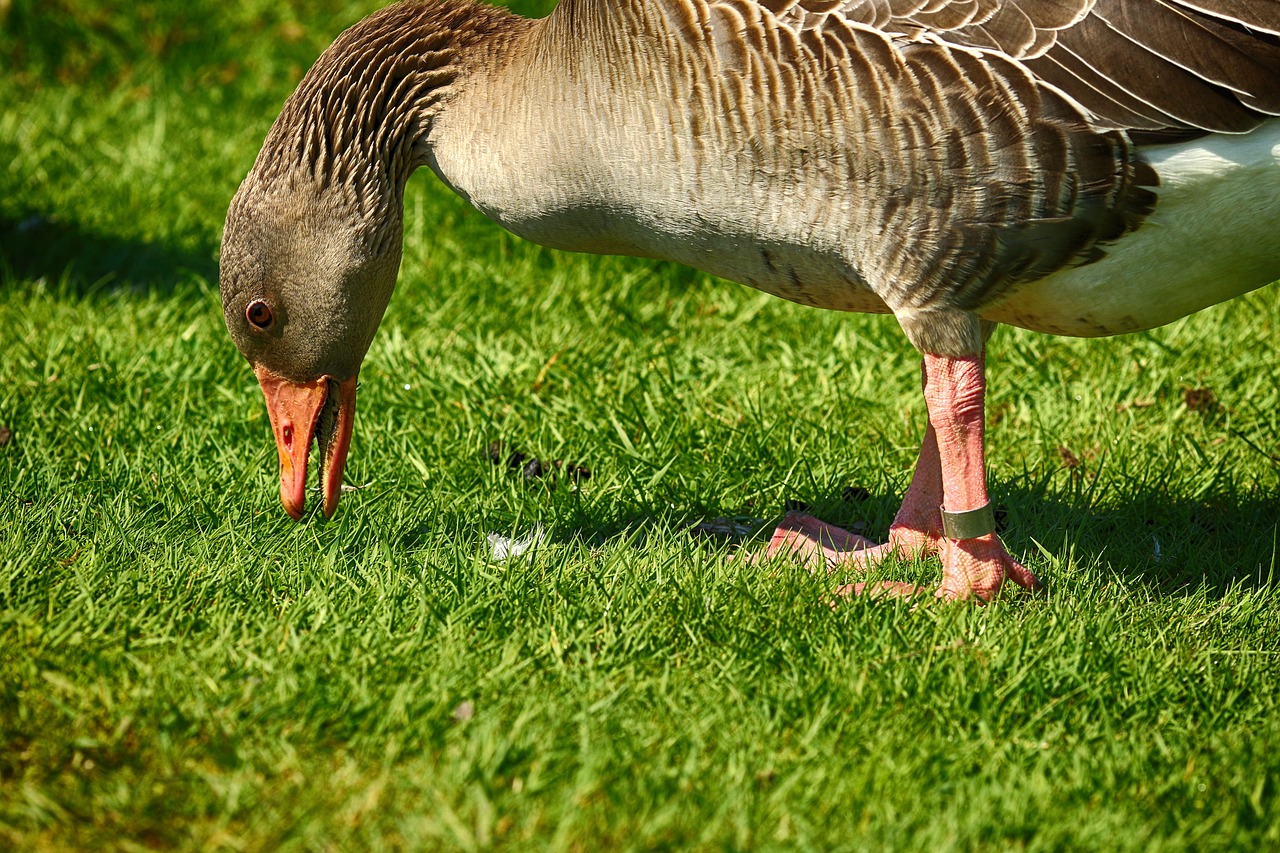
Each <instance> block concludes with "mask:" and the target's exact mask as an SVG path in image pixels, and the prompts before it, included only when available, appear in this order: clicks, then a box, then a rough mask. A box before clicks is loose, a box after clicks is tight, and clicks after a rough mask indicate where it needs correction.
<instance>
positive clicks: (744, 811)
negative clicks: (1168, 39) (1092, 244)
mask: <svg viewBox="0 0 1280 853" xmlns="http://www.w3.org/2000/svg"><path fill="white" fill-rule="evenodd" d="M182 8H183V9H185V10H186V11H183V12H181V13H179V12H178V11H177V10H178V6H176V5H173V4H166V3H160V2H153V3H143V4H140V5H138V6H136V7H131V9H130V11H128V12H119V11H114V10H113V7H110V6H109V5H108V4H102V3H98V2H92V0H62V2H61V3H59V4H56V5H55V6H50V5H48V4H44V5H38V4H36V3H35V2H33V0H16V2H14V3H12V4H4V5H3V6H0V15H3V14H6V10H7V19H6V20H5V22H4V24H3V29H0V33H2V35H0V55H2V56H3V60H0V61H3V63H4V65H5V67H6V68H7V69H9V71H8V72H7V73H6V75H5V76H4V77H3V78H0V166H4V165H5V164H7V167H6V168H0V329H3V330H4V332H3V344H4V345H3V347H0V379H3V381H2V382H0V426H3V427H5V428H6V430H0V437H3V436H5V435H9V438H8V439H7V440H5V441H4V443H3V446H0V847H8V848H11V849H20V850H31V851H52V850H77V849H83V850H90V849H95V850H103V849H106V850H139V849H176V850H236V851H259V850H260V851H275V850H352V849H377V850H424V849H481V848H491V847H492V848H501V849H511V850H526V849H547V850H562V849H564V850H605V849H672V848H683V849H849V850H865V849H887V850H922V849H928V850H948V849H991V850H1001V849H1027V850H1073V849H1080V850H1093V849H1111V850H1257V849H1265V848H1276V847H1277V846H1280V813H1278V809H1277V806H1276V802H1277V799H1278V798H1280V713H1277V711H1278V708H1277V704H1278V701H1277V700H1278V698H1280V593H1278V592H1277V586H1276V583H1275V574H1274V566H1275V555H1276V539H1277V515H1276V506H1277V498H1278V494H1277V492H1278V486H1280V483H1278V480H1280V478H1278V472H1277V459H1278V458H1280V415H1278V414H1277V413H1278V412H1280V399H1278V398H1280V391H1278V390H1277V386H1278V385H1280V377H1278V376H1277V367H1276V358H1275V354H1276V347H1275V341H1276V328H1277V324H1278V323H1280V294H1278V293H1277V292H1276V290H1275V289H1274V288H1273V289H1268V290H1264V291H1261V292H1259V293H1256V294H1254V295H1251V296H1249V297H1246V298H1243V299H1240V300H1236V301H1235V302H1233V303H1231V304H1227V305H1223V306H1219V307H1218V308H1215V309H1212V310H1210V311H1207V312H1204V313H1203V314H1201V315H1198V316H1196V317H1193V318H1189V319H1187V320H1185V321H1181V322H1178V323H1176V324H1174V325H1172V326H1170V327H1167V328H1165V329H1161V330H1158V331H1155V332H1151V333H1148V334H1142V335H1135V336H1131V337H1127V338H1124V339H1118V340H1111V341H1093V342H1082V341H1073V340H1065V339H1054V338H1048V337H1042V336H1035V335H1031V334H1024V333H1021V332H1014V331H1010V330H1004V331H1002V332H1000V333H999V336H998V337H997V338H996V339H995V342H994V344H993V351H992V360H991V368H990V371H989V375H990V380H991V398H990V401H989V408H988V413H989V419H990V421H991V434H990V440H989V447H990V457H991V476H990V479H991V483H992V487H993V490H994V493H995V494H996V496H997V499H998V501H999V502H1001V503H1002V504H1004V506H1005V507H1006V509H1007V513H1008V528H1007V530H1006V532H1005V534H1004V538H1005V541H1006V543H1007V544H1008V545H1009V547H1010V549H1011V550H1012V551H1013V553H1015V554H1017V555H1020V556H1021V557H1023V558H1024V559H1025V561H1026V562H1027V563H1028V565H1030V566H1031V567H1032V568H1034V569H1035V570H1036V571H1037V572H1039V573H1040V574H1041V575H1042V576H1043V577H1045V578H1047V579H1048V581H1049V583H1050V584H1051V587H1050V592H1049V594H1048V595H1046V596H1044V597H1042V598H1031V597H1024V596H1018V595H1014V596H1010V597H1008V598H1006V599H1005V600H1003V601H1001V602H999V603H998V604H996V605H994V606H991V607H988V608H985V609H978V608H973V607H967V606H925V607H921V608H919V609H916V610H914V611H913V610H910V609H908V608H906V607H904V606H902V605H898V604H893V603H867V602H861V601H855V602H852V603H850V604H848V605H846V606H844V607H841V608H839V609H837V610H835V611H831V610H829V609H828V608H827V607H826V606H825V605H824V602H825V601H826V599H827V594H828V591H829V590H830V589H831V588H832V586H833V585H835V584H836V583H839V582H842V581H843V580H845V578H840V577H836V578H830V579H828V578H816V579H815V578H810V577H808V576H807V575H805V574H804V573H803V572H800V571H797V570H795V569H793V568H789V567H786V566H774V567H772V568H770V569H768V570H758V569H752V568H747V567H745V566H743V565H742V564H740V563H738V562H736V561H735V560H734V559H733V556H732V554H731V553H730V550H729V548H728V546H726V545H725V544H722V543H716V542H708V541H707V540H704V539H699V538H696V537H694V536H692V535H691V534H690V533H689V532H688V528H689V526H690V525H692V524H694V523H696V522H699V521H701V520H704V519H708V518H714V517H717V516H724V515H737V514H748V515H752V516H755V517H758V518H773V517H776V516H777V515H778V514H779V512H780V510H781V508H782V505H783V502H784V501H785V500H787V499H798V500H803V501H805V502H807V503H809V504H810V505H811V507H812V509H813V511H814V512H815V513H816V514H818V515H820V516H822V517H824V518H826V519H828V520H830V521H832V522H833V523H838V524H844V525H852V524H854V523H856V522H859V521H862V522H865V523H866V525H867V530H868V531H869V532H871V533H872V534H874V535H881V534H883V532H884V530H885V528H886V527H887V524H888V522H889V520H890V519H891V518H892V515H893V512H894V510H895V509H896V503H897V501H898V500H899V499H900V496H901V494H902V491H903V489H904V488H905V486H906V482H907V480H908V478H909V476H910V471H911V466H912V464H913V462H914V454H915V450H916V445H917V442H918V440H919V435H920V429H921V420H922V417H923V406H922V403H921V401H920V399H919V394H918V389H917V381H918V379H917V377H918V373H917V366H916V356H915V354H914V353H913V352H912V351H911V350H910V348H909V346H908V345H907V344H906V343H905V341H904V340H903V338H902V336H901V333H900V332H899V331H898V330H897V329H896V327H895V326H894V325H893V323H892V321H891V320H887V319H885V318H874V317H856V316H855V317H850V316H839V315H835V314H826V313H821V312H816V311H813V310H809V309H804V308H800V307H797V306H793V305H788V304H784V303H782V302H781V301H778V300H774V299H771V298H769V297H766V296H762V295H760V294H757V293H755V292H753V291H750V290H747V289H745V288H742V287H739V286H736V285H731V284H728V283H724V282H719V281H715V280H712V279H710V278H708V277H706V276H704V275H701V274H697V273H693V272H690V271H688V270H685V269H682V268H679V267H675V266H672V265H668V264H662V263H655V262H647V261H634V260H627V259H617V258H588V257H579V256H570V255H564V254H559V253H555V252H552V251H548V250H543V249H540V248H538V247H536V246H532V245H529V244H526V243H523V242H521V241H519V240H517V239H515V238H513V237H510V236H508V235H505V234H503V233H501V232H500V231H499V230H498V229H496V228H495V227H493V226H492V225H490V224H488V223H487V222H485V221H484V220H483V219H482V218H481V217H480V216H479V215H478V214H476V213H474V212H472V211H471V210H470V209H468V208H467V207H466V206H465V204H464V203H463V202H461V201H460V200H458V199H456V198H454V197H453V196H451V195H450V194H449V193H448V192H447V191H446V190H444V189H443V188H442V187H441V186H439V185H438V183H437V182H435V180H434V179H433V178H431V177H430V176H429V175H427V174H420V175H418V176H416V177H415V178H414V179H413V181H412V182H411V185H410V187H409V191H408V197H407V200H406V221H407V235H406V257H405V264H404V268H403V273H402V276H401V283H400V287H399V292H398V293H397V296H396V298H395V299H394V300H393V303H392V306H391V309H390V311H389V313H388V316H387V318H386V321H385V323H384V325H383V329H382V331H381V332H380V334H379V337H378V338H377V340H376V341H375V343H374V345H373V349H372V351H371V353H370V356H369V360H368V362H367V363H366V367H365V370H364V372H363V374H362V389H361V398H360V399H361V413H360V418H359V424H358V428H357V434H356V439H355V444H354V447H353V451H352V460H351V463H350V467H349V472H350V473H349V478H348V479H349V481H350V482H352V483H356V484H360V485H364V484H368V485H367V487H366V488H363V489H362V490H361V491H359V492H355V493H352V494H348V495H347V496H346V497H345V498H344V502H343V506H342V509H341V511H340V512H339V515H338V516H337V518H336V519H335V521H334V522H333V523H330V524H323V523H320V522H319V521H317V520H316V519H314V518H312V519H308V520H307V521H306V522H304V523H302V524H293V523H291V522H290V521H289V520H288V519H287V518H286V517H285V515H284V513H283V511H282V510H281V509H280V507H279V505H278V503H277V500H276V481H275V472H274V458H275V453H274V450H273V448H272V446H271V440H270V431H269V427H268V424H267V421H266V418H265V412H264V410H263V407H262V400H261V396H260V393H259V391H258V390H257V387H256V385H255V382H254V380H253V377H252V375H251V373H250V371H249V370H248V368H247V365H246V364H245V363H244V362H243V361H242V360H241V359H240V357H239V356H238V355H237V354H236V352H235V351H234V349H233V347H232V346H231V344H230V342H229V340H228V339H227V337H226V334H225V330H224V329H223V328H222V321H221V315H220V309H219V304H218V295H217V283H216V282H217V266H216V251H217V243H218V239H219V234H220V228H221V223H222V219H223V216H224V214H225V209H226V204H227V201H228V200H229V198H230V196H231V194H232V192H233V191H234V189H235V186H236V183H237V182H238V180H239V179H240V178H241V177H242V176H243V175H244V173H245V172H246V171H247V169H248V167H249V165H250V163H251V162H252V159H253V157H254V155H255V154H256V151H257V146H258V144H259V143H260V142H261V139H262V138H263V136H264V135H265V132H266V129H267V127H268V125H269V123H270V121H271V120H272V119H273V117H274V114H275V111H276V110H277V109H278V106H279V104H280V103H281V102H282V101H283V99H284V97H285V96H286V95H287V93H288V92H289V90H290V88H291V87H292V85H293V84H294V83H295V82H296V80H297V79H298V76H299V75H300V74H301V72H302V70H303V69H305V68H306V66H307V64H308V63H309V62H310V60H311V58H313V57H314V56H315V54H316V53H317V52H318V51H319V50H320V49H321V48H322V47H323V46H324V44H325V43H327V41H328V40H329V39H330V38H332V36H333V35H334V34H335V33H336V32H337V31H338V30H339V29H341V27H342V26H344V25H345V24H347V23H349V22H351V21H353V20H355V19H356V18H357V17H359V15H361V14H363V13H365V12H367V11H369V9H370V8H372V5H371V4H369V3H363V2H359V3H357V2H337V1H336V0H328V2H321V3H307V4H303V3H297V2H295V3H287V4H280V3H273V4H268V3H265V2H249V3H244V4H238V5H235V4H233V5H232V6H226V5H225V4H224V5H222V6H214V5H213V4H212V3H208V2H199V3H191V4H186V5H185V6H183V7H182ZM522 8H524V9H525V10H526V11H532V7H531V6H530V5H526V6H524V7H522ZM55 20H56V23H57V26H56V27H55V28H54V29H52V30H46V29H44V27H45V25H46V22H50V21H55ZM50 26H52V24H50ZM495 440H501V441H503V442H505V443H506V444H507V445H508V446H510V447H512V448H519V449H521V450H523V451H525V452H527V453H530V454H536V455H538V456H541V457H543V458H545V459H566V460H569V461H572V462H576V463H580V464H584V465H587V466H588V467H589V468H590V469H591V471H592V477H591V479H590V480H587V481H584V482H581V483H579V484H577V485H576V486H575V485H574V484H572V483H570V482H568V480H567V479H566V478H564V477H560V478H559V479H552V480H546V479H544V480H535V481H526V480H525V479H524V478H523V477H522V476H520V473H519V472H518V471H512V470H509V469H507V468H505V467H503V466H495V465H493V464H492V463H491V462H490V461H489V459H488V458H487V452H486V449H487V448H488V446H489V444H490V442H492V441H495ZM848 487H855V488H858V487H860V488H863V489H866V490H867V492H868V493H869V494H870V497H869V498H868V499H866V500H865V501H853V502H850V501H847V500H844V499H843V498H842V494H843V493H844V492H845V490H846V489H847V488H848ZM535 523H538V524H541V525H542V526H543V528H544V529H545V530H546V531H547V534H548V541H547V543H546V544H545V546H544V547H542V548H540V549H538V550H537V551H536V552H535V553H534V554H533V556H532V557H531V558H530V559H527V560H526V559H518V560H513V561H510V562H507V563H501V564H499V563H494V562H493V561H492V560H491V559H490V558H489V549H488V545H487V543H486V535H487V534H488V533H491V532H495V531H498V532H506V533H511V534H515V535H523V534H524V533H526V532H528V531H529V530H530V529H532V527H533V525H534V524H535ZM884 572H885V574H886V575H892V576H894V577H897V578H903V579H906V578H917V579H919V580H921V581H922V582H937V580H938V577H939V574H940V570H939V568H938V566H937V565H936V564H934V563H930V562H927V561H925V562H921V563H905V564H901V565H895V566H889V567H886V568H885V569H884Z"/></svg>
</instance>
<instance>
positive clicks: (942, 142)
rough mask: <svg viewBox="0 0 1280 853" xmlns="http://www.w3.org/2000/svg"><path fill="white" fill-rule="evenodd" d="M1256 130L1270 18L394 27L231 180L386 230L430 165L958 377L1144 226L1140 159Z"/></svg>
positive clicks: (731, 10)
mask: <svg viewBox="0 0 1280 853" xmlns="http://www.w3.org/2000/svg"><path fill="white" fill-rule="evenodd" d="M1276 114H1280V2H1276V0H562V2H561V3H560V5H559V6H558V7H557V8H556V10H555V11H554V12H553V13H552V14H551V16H549V17H548V18H546V19H544V20H542V21H538V22H530V21H526V20H524V19H522V18H518V17H517V16H514V15H512V14H511V13H509V12H506V11H505V10H498V9H495V8H492V7H489V6H487V5H484V4H482V3H476V2H473V0H408V2H403V3H400V4H397V5H395V6H392V7H389V8H387V9H385V10H383V11H382V12H379V13H376V14H375V15H373V16H371V17H370V18H369V19H366V21H364V22H361V24H359V25H357V26H356V27H354V28H352V29H351V30H350V31H348V32H347V33H345V34H344V35H343V36H342V37H340V38H339V39H338V41H336V42H335V43H334V45H333V46H332V47H331V48H330V49H329V50H328V51H326V53H325V55H324V56H322V57H321V59H320V60H319V61H318V62H317V64H316V66H315V67H314V68H313V69H312V71H311V72H309V73H308V75H307V77H306V78H305V79H304V81H303V83H302V84H301V85H300V86H299V89H298V91H297V92H296V93H295V94H294V95H293V97H291V98H290V100H289V102H288V103H287V104H286V106H285V109H284V112H283V113H282V114H281V116H280V118H279V119H278V120H277V122H276V125H275V126H274V127H273V129H272V131H271V135H270V136H269V138H268V140H267V143H266V145H265V146H264V149H263V151H262V154H261V155H260V157H259V159H258V162H257V164H256V165H255V168H254V172H253V174H251V176H250V180H251V181H252V180H256V181H258V182H260V183H261V184H262V185H263V186H267V185H270V184H273V183H277V184H278V183H281V182H287V181H296V180H299V178H298V177H297V176H298V175H303V176H305V180H306V181H309V182H311V183H312V184H313V185H316V186H321V187H323V188H324V189H325V191H326V192H332V193H333V194H335V195H337V196H341V197H343V198H345V199H346V201H345V203H346V204H347V205H348V206H349V207H351V209H352V210H354V211H356V212H357V213H358V216H359V218H361V219H362V220H364V221H366V222H368V221H377V220H380V221H382V222H384V223H387V224H388V225H389V227H397V228H398V226H399V221H400V217H399V212H398V205H399V203H400V197H401V194H402V191H403V184H404V180H405V179H406V178H407V176H408V174H409V172H411V171H412V169H413V168H415V167H416V166H418V165H421V164H422V163H430V164H431V165H432V167H433V168H434V169H436V171H437V172H438V173H439V174H440V175H441V177H443V178H444V179H445V180H446V181H447V182H448V183H449V184H450V185H451V186H452V187H454V188H455V189H456V190H458V191H459V192H460V193H462V194H463V195H464V196H465V197H467V198H468V199H470V200H471V201H472V202H473V203H474V204H475V205H476V206H477V207H478V208H480V209H481V210H482V211H483V212H485V213H486V214H488V215H490V216H491V217H493V218H494V219H495V220H497V221H498V222H500V223H502V224H504V225H506V226H507V227H509V228H511V230H513V231H515V232H516V233H520V234H523V235H524V236H527V237H530V238H531V239H535V240H539V241H540V242H544V243H547V244H548V245H553V246H559V247H561V248H567V249H578V250H583V251H608V252H626V253H629V254H636V255H646V256H651V257H663V258H670V259H673V260H677V261H681V262H683V263H688V264H690V265H693V266H696V267H699V268H702V269H706V270H709V271H711V272H714V273H716V274H719V275H722V276H725V277H727V278H731V279H734V280H737V281H741V282H743V283H746V284H749V285H752V286H755V287H759V288H761V289H763V290H767V291H769V292H772V293H776V294H778V295H780V296H783V297H785V298H788V299H793V300H795V301H799V302H805V303H808V304H813V305H817V306H820V307H827V308H840V309H844V310H859V311H885V310H888V311H893V312H894V313H895V314H896V315H897V316H898V319H899V320H900V321H901V322H902V325H903V327H904V329H905V331H906V332H907V334H908V336H909V337H910V338H911V340H912V341H913V343H915V344H916V346H917V347H919V348H920V349H922V350H924V351H927V352H932V353H936V354H944V355H965V354H970V353H973V352H976V351H978V349H980V348H981V345H982V336H981V332H980V329H979V325H978V320H977V316H978V313H979V312H980V311H981V310H982V309H983V308H984V307H987V306H990V305H992V304H993V303H996V302H998V301H999V300H1000V299H1001V298H1002V296H1004V295H1005V294H1006V293H1007V292H1009V290H1010V288H1012V287H1014V286H1016V285H1017V284H1018V283H1020V282H1027V281H1031V280H1035V279H1039V278H1043V277H1045V276H1049V275H1050V274H1052V273H1054V272H1055V271H1057V270H1061V269H1064V268H1066V267H1070V266H1072V265H1079V264H1087V263H1090V262H1092V261H1095V260H1097V259H1098V258H1100V257H1101V256H1102V255H1103V253H1104V252H1105V251H1106V247H1107V245H1108V243H1109V242H1110V241H1114V240H1117V239H1119V238H1120V237H1122V236H1123V235H1124V234H1125V233H1126V232H1129V231H1132V230H1134V229H1136V228H1139V227H1140V226H1141V223H1142V221H1143V219H1144V217H1145V216H1146V215H1148V214H1149V213H1150V211H1151V210H1152V208H1153V205H1155V204H1157V200H1158V196H1157V194H1156V193H1155V192H1154V190H1155V189H1156V185H1157V184H1158V179H1157V178H1156V176H1155V174H1154V172H1153V171H1152V170H1151V169H1149V168H1148V167H1147V166H1146V165H1145V164H1144V162H1143V160H1142V159H1141V157H1140V156H1139V154H1138V153H1137V148H1136V144H1137V143H1138V142H1140V141H1141V140H1143V139H1148V138H1149V139H1170V138H1177V137H1185V136H1188V135H1193V134H1197V133H1206V132H1224V133H1241V132H1245V131H1248V130H1250V129H1251V128H1253V127H1255V126H1257V125H1258V124H1259V123H1260V122H1261V121H1262V120H1263V119H1264V118H1265V117H1266V116H1268V115H1276ZM375 230H376V229H375ZM397 239H398V238H397Z"/></svg>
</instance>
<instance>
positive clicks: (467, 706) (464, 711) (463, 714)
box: [453, 699, 476, 723]
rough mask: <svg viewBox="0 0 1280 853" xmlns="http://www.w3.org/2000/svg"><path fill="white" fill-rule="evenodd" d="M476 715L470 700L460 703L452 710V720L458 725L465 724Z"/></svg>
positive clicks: (474, 707)
mask: <svg viewBox="0 0 1280 853" xmlns="http://www.w3.org/2000/svg"><path fill="white" fill-rule="evenodd" d="M475 715H476V706H475V704H474V703H473V702H472V701H471V700H470V699H468V700H466V701H465V702H460V703H459V704H458V707H456V708H454V709H453V718H454V719H455V720H457V721H458V722H460V723H465V722H466V721H467V720H470V719H471V718H472V717H474V716H475Z"/></svg>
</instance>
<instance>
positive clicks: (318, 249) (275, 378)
mask: <svg viewBox="0 0 1280 853" xmlns="http://www.w3.org/2000/svg"><path fill="white" fill-rule="evenodd" d="M283 184H284V185H283V186H279V187H274V188H273V187H270V186H266V187H264V186H262V185H260V182H259V181H258V180H256V176H255V175H254V174H251V175H250V178H249V179H247V180H246V181H245V183H244V185H242V187H241V189H240V191H239V192H238V193H237V194H236V196H235V198H234V200H233V201H232V204H231V208H230V210H229V212H228V216H227V224H226V228H225V230H224V232H223V239H222V261H221V289H222V309H223V318H224V320H225V321H226V325H227V331H228V332H229V333H230V335H231V339H232V341H233V342H234V343H235V345H236V348H237V349H239V350H240V352H241V353H242V354H243V355H244V356H245V358H247V359H248V360H249V363H250V364H251V365H252V366H253V369H254V372H255V373H256V374H257V377H258V383H259V384H260V385H261V387H262V393H263V396H264V397H265V398H266V403H267V412H268V415H269V417H270V420H271V429H272V432H273V433H274V435H275V441H276V448H277V450H278V452H279V457H280V500H281V502H282V503H283V504H284V507H285V510H286V511H287V512H288V513H289V515H291V516H292V517H294V518H295V519H297V518H301V517H302V512H303V507H304V504H305V488H306V482H307V463H308V455H309V452H310V448H311V445H312V443H313V442H314V443H315V444H316V445H317V446H318V449H319V464H320V467H321V476H320V480H321V491H322V493H323V508H324V514H325V516H326V517H330V516H332V515H333V513H334V511H335V510H336V509H337V506H338V499H339V496H340V494H341V487H342V471H343V467H344V465H345V463H346V457H347V450H348V447H349V446H350V442H351V435H352V428H353V425H354V419H355V404H356V377H357V376H358V375H359V373H360V365H361V363H362V362H363V360H364V357H365V353H366V352H368V349H369V344H370V342H371V341H372V340H373V337H374V334H375V332H376V331H377V329H378V325H379V323H380V322H381V320H382V315H383V312H384V311H385V310H386V307H387V303H388V302H389V301H390V299H391V293H392V290H393V289H394V287H395V281H396V274H397V272H398V270H399V267H400V257H401V239H400V237H401V232H402V228H401V226H400V223H399V218H398V216H396V215H394V214H386V215H383V216H382V217H379V218H377V219H375V220H373V221H365V220H364V219H363V217H361V216H360V215H359V213H358V211H357V209H356V208H354V207H353V206H352V205H349V204H346V203H343V202H342V201H341V198H340V195H339V194H336V193H334V192H332V191H331V190H322V189H320V188H317V187H315V186H312V185H311V184H312V182H311V181H309V180H307V179H306V178H305V177H299V178H298V179H296V180H292V181H284V182H283Z"/></svg>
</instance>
